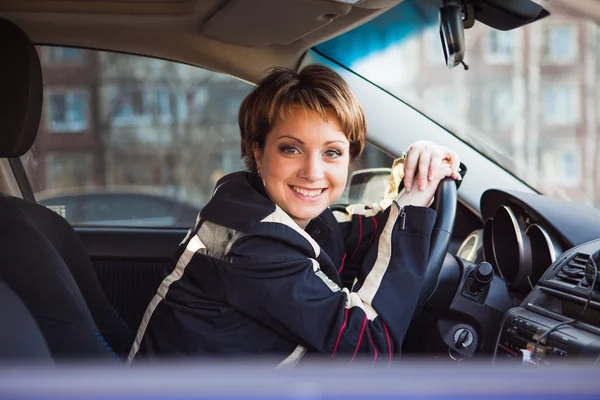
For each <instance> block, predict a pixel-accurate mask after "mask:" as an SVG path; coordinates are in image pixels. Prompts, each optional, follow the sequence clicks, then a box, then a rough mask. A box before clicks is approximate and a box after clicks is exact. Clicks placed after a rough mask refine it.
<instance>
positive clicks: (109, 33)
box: [0, 0, 402, 82]
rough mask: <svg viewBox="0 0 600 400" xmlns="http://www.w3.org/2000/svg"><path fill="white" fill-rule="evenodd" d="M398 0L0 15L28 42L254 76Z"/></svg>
mask: <svg viewBox="0 0 600 400" xmlns="http://www.w3.org/2000/svg"><path fill="white" fill-rule="evenodd" d="M401 1H402V0H362V1H360V2H359V3H358V4H357V5H349V4H342V3H337V2H332V1H328V0H253V1H252V4H253V6H255V7H256V10H255V11H256V12H254V13H253V17H252V18H253V19H252V21H251V23H248V24H245V25H244V26H241V24H242V23H243V18H241V17H243V15H244V10H245V9H244V6H246V5H247V4H248V3H247V2H248V0H127V1H122V0H98V1H95V0H85V1H84V0H28V1H22V0H5V1H3V2H2V4H1V5H0V17H3V18H6V19H9V20H11V21H13V22H14V23H16V24H17V25H19V26H20V27H21V29H23V30H24V31H25V32H26V33H27V34H28V35H29V37H30V38H31V40H32V41H33V42H34V43H38V44H52V45H63V46H74V47H84V48H95V49H102V50H112V51H119V52H125V53H132V54H143V55H148V56H154V57H159V58H163V59H169V60H174V61H179V62H184V63H187V64H191V65H197V66H201V67H205V68H208V69H211V70H215V71H218V72H222V73H226V74H230V75H233V76H236V77H238V78H240V79H243V80H246V81H248V82H257V81H259V80H260V79H261V78H262V77H263V76H264V72H265V71H266V70H267V69H268V68H269V67H273V66H285V67H290V68H297V67H298V66H299V64H300V61H301V60H302V57H303V55H304V54H305V52H306V50H308V49H309V48H311V47H313V46H314V45H316V44H318V43H321V42H323V41H326V40H328V39H330V38H332V37H334V36H337V35H339V34H341V33H343V32H346V31H348V30H350V29H352V28H354V27H356V26H358V25H361V24H363V23H365V22H367V21H369V20H371V19H372V18H374V17H376V16H377V15H380V14H381V13H383V12H385V11H386V10H388V9H389V8H391V7H393V6H395V5H396V4H399V3H400V2H401ZM283 4H285V5H283ZM284 7H285V8H284ZM288 8H289V9H291V10H293V12H286V9H288ZM246 9H247V7H246ZM298 10H304V12H303V13H299V12H298ZM291 24H293V26H292V25H291ZM255 27H260V29H259V28H255Z"/></svg>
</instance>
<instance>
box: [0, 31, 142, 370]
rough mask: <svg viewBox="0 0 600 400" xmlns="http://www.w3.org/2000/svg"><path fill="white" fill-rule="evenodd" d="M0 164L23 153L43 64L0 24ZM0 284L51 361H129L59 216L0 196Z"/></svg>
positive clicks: (35, 121)
mask: <svg viewBox="0 0 600 400" xmlns="http://www.w3.org/2000/svg"><path fill="white" fill-rule="evenodd" d="M0 52H2V54H3V57H2V63H0V104H2V107H0V157H2V158H16V157H20V156H21V155H23V154H25V153H26V152H27V151H28V150H29V149H30V147H31V146H32V145H33V142H34V140H35V138H36V135H37V131H38V127H39V122H40V119H41V113H42V99H43V79H42V71H41V66H40V60H39V57H38V54H37V51H36V49H35V46H34V45H33V44H32V42H31V41H30V39H29V38H28V37H27V35H26V34H25V33H24V32H23V31H22V30H21V29H20V28H19V27H17V26H16V25H15V24H13V23H11V22H10V21H8V20H5V19H0ZM0 257H1V260H2V261H1V262H0V279H2V280H3V281H4V282H6V284H7V285H8V286H9V287H10V288H11V289H12V290H14V291H15V292H16V293H17V295H18V296H19V297H20V298H21V299H22V300H23V302H24V303H25V305H26V306H27V308H28V309H29V310H30V312H31V314H32V315H33V317H34V319H35V321H36V322H37V324H38V326H39V328H40V330H41V332H42V334H43V335H44V338H45V340H46V342H47V344H48V347H49V349H50V352H51V354H52V356H53V358H54V359H55V360H56V359H66V358H82V357H83V358H90V357H91V358H98V357H99V358H109V357H114V355H115V354H114V352H113V351H112V350H114V351H115V352H116V353H118V354H126V353H127V352H128V351H129V347H130V345H131V343H132V341H133V332H132V330H131V329H130V327H129V326H127V324H126V323H125V322H124V321H123V319H122V318H121V317H120V316H119V315H118V313H117V312H116V311H115V310H114V308H113V307H112V305H111V304H110V303H109V301H108V300H107V298H106V296H105V295H104V293H103V291H102V289H101V287H100V284H99V282H98V279H97V277H96V275H95V273H94V269H93V266H92V263H91V261H90V258H89V256H88V254H87V252H86V250H85V248H84V245H83V243H82V241H81V239H80V238H79V236H78V235H77V234H76V232H75V231H74V230H73V228H72V227H71V225H70V224H69V223H68V222H67V221H66V220H65V219H64V218H62V217H61V216H60V215H58V214H57V213H55V212H54V211H51V210H50V209H48V208H46V207H43V206H41V205H39V204H37V203H34V202H30V201H27V200H24V199H20V198H16V197H10V196H0Z"/></svg>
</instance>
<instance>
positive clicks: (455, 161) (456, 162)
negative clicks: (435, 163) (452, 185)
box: [446, 149, 461, 180]
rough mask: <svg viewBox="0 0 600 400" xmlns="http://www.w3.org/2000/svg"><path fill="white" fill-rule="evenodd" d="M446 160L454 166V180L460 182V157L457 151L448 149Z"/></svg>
mask: <svg viewBox="0 0 600 400" xmlns="http://www.w3.org/2000/svg"><path fill="white" fill-rule="evenodd" d="M446 159H447V160H448V161H450V164H451V165H452V171H453V174H452V178H454V179H459V180H460V179H461V177H460V174H459V173H458V172H459V171H460V157H459V156H458V154H457V153H456V152H455V151H452V150H450V149H448V151H447V152H446Z"/></svg>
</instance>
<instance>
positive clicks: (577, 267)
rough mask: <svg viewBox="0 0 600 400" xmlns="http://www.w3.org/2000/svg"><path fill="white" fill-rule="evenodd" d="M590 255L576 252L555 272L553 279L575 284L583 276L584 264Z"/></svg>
mask: <svg viewBox="0 0 600 400" xmlns="http://www.w3.org/2000/svg"><path fill="white" fill-rule="evenodd" d="M589 258H590V256H588V255H587V254H580V253H578V254H576V255H575V256H574V257H573V258H571V259H570V260H569V262H567V263H566V264H565V265H563V267H562V268H561V269H560V271H558V274H556V277H555V279H558V280H559V281H562V282H566V283H570V284H572V285H577V284H579V282H581V280H582V279H584V278H585V266H586V265H587V262H588V260H589Z"/></svg>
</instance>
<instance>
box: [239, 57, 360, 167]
mask: <svg viewBox="0 0 600 400" xmlns="http://www.w3.org/2000/svg"><path fill="white" fill-rule="evenodd" d="M295 107H299V108H302V109H305V110H311V111H315V112H317V113H318V114H319V115H320V116H321V117H322V118H323V120H326V119H327V111H328V110H331V111H333V112H334V113H335V115H336V116H337V117H338V118H339V122H340V125H341V128H342V131H343V132H344V133H345V134H346V137H347V138H348V141H349V142H350V160H351V161H353V160H355V159H356V158H357V157H358V156H359V155H360V153H362V150H363V148H364V146H365V140H366V136H367V126H366V120H365V115H364V112H363V110H362V107H361V106H360V104H359V103H358V100H357V99H356V97H355V96H354V93H352V90H350V87H349V86H348V84H347V83H346V82H345V81H344V80H343V79H342V77H341V76H339V75H338V74H337V73H336V72H335V71H333V70H332V69H330V68H327V67H324V66H322V65H309V66H307V67H305V68H304V69H302V70H301V71H300V72H296V71H294V70H291V69H288V68H274V69H271V70H270V72H269V73H268V75H267V76H266V77H265V78H264V79H263V80H262V81H261V82H260V83H259V85H258V86H257V87H256V88H255V89H254V90H253V91H252V92H250V94H249V95H248V96H246V98H245V99H244V101H243V102H242V104H241V106H240V111H239V114H238V124H239V126H240V135H241V137H242V157H243V158H244V161H245V163H246V166H247V167H248V168H249V169H250V170H251V171H256V161H255V160H254V152H253V147H252V146H253V144H254V143H256V144H257V145H258V146H259V148H261V149H263V148H264V146H265V141H266V138H267V134H268V133H269V132H271V130H272V129H273V126H274V125H275V123H276V122H277V121H278V119H279V118H282V117H283V118H284V117H285V115H286V114H287V113H289V112H290V110H291V109H292V108H295Z"/></svg>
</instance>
